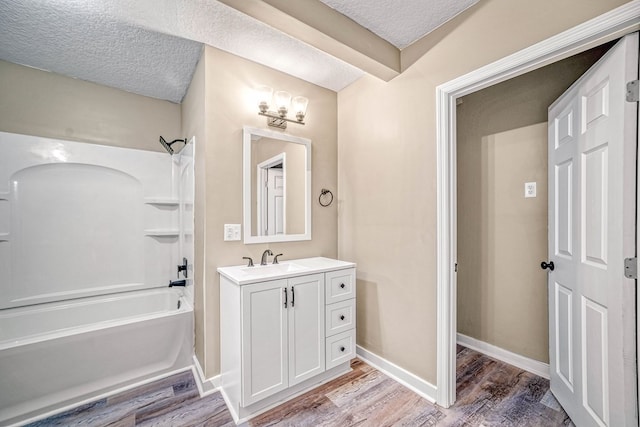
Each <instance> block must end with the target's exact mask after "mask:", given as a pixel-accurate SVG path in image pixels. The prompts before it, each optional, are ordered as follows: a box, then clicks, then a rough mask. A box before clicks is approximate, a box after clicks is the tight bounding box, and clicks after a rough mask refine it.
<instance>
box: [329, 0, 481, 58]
mask: <svg viewBox="0 0 640 427" xmlns="http://www.w3.org/2000/svg"><path fill="white" fill-rule="evenodd" d="M320 1H321V2H323V3H325V4H326V5H327V6H330V7H331V8H333V9H335V10H337V11H338V12H340V13H342V14H343V15H346V16H348V17H349V18H351V19H352V20H354V21H356V22H357V23H358V24H360V25H362V26H363V27H365V28H367V29H368V30H370V31H371V32H373V33H375V34H377V35H378V36H380V37H381V38H383V39H385V40H386V41H388V42H389V43H391V44H392V45H394V46H396V47H397V48H399V49H403V48H405V47H407V46H409V45H410V44H411V43H413V42H415V41H416V40H418V39H419V38H421V37H423V36H424V35H426V34H428V33H430V32H431V31H433V30H435V29H436V28H438V27H439V26H440V25H442V24H444V23H445V22H447V21H448V20H450V19H451V18H453V17H454V16H456V15H458V14H459V13H460V12H462V11H464V10H465V9H467V8H469V7H471V6H473V5H474V4H476V3H477V2H478V0H320Z"/></svg>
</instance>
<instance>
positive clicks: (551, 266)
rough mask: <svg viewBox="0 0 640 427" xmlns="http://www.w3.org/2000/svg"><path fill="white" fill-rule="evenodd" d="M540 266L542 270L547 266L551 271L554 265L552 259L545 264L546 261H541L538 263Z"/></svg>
mask: <svg viewBox="0 0 640 427" xmlns="http://www.w3.org/2000/svg"><path fill="white" fill-rule="evenodd" d="M540 268H542V269H543V270H546V269H547V268H548V269H549V270H551V271H553V269H554V268H556V267H555V265H553V261H549V263H548V264H547V263H546V262H544V261H542V262H541V263H540Z"/></svg>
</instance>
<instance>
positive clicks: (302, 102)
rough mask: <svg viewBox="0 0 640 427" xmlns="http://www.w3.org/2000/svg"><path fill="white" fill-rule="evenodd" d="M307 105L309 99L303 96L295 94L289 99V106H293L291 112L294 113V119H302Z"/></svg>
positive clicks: (300, 120)
mask: <svg viewBox="0 0 640 427" xmlns="http://www.w3.org/2000/svg"><path fill="white" fill-rule="evenodd" d="M307 105H309V100H308V99H307V98H305V97H304V96H296V97H295V98H293V100H292V101H291V107H292V108H293V112H294V113H295V114H296V119H297V120H298V121H299V122H302V121H303V120H304V116H306V114H307Z"/></svg>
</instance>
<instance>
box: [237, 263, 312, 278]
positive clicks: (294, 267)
mask: <svg viewBox="0 0 640 427" xmlns="http://www.w3.org/2000/svg"><path fill="white" fill-rule="evenodd" d="M241 270H242V272H243V273H245V274H251V275H274V274H284V273H293V272H296V271H300V270H304V267H303V266H301V265H298V264H294V263H292V262H287V263H281V264H267V265H256V266H253V267H244V268H241Z"/></svg>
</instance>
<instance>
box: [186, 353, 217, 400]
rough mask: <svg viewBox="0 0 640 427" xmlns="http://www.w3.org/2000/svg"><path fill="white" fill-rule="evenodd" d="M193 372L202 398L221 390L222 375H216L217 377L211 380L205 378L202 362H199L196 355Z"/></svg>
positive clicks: (194, 356)
mask: <svg viewBox="0 0 640 427" xmlns="http://www.w3.org/2000/svg"><path fill="white" fill-rule="evenodd" d="M192 371H193V377H194V378H195V379H196V386H197V387H198V392H199V393H200V397H205V396H208V395H210V394H212V393H215V392H216V391H218V390H219V389H220V375H216V376H215V377H211V378H205V376H204V371H203V370H202V366H200V362H199V361H198V358H197V357H196V355H195V354H194V355H193V367H192Z"/></svg>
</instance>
